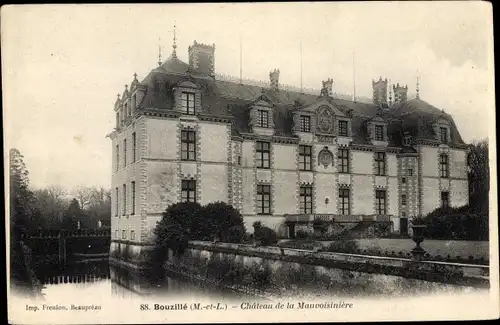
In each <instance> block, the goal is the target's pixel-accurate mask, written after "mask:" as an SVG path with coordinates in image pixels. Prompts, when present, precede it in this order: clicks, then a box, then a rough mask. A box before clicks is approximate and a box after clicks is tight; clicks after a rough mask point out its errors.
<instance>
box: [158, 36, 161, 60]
mask: <svg viewBox="0 0 500 325" xmlns="http://www.w3.org/2000/svg"><path fill="white" fill-rule="evenodd" d="M158 66H161V37H160V38H158Z"/></svg>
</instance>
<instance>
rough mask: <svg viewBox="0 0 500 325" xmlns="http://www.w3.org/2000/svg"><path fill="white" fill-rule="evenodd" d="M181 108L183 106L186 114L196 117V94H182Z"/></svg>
mask: <svg viewBox="0 0 500 325" xmlns="http://www.w3.org/2000/svg"><path fill="white" fill-rule="evenodd" d="M181 106H182V111H183V112H184V113H185V114H188V115H194V114H195V107H194V93H186V92H184V93H182V99H181Z"/></svg>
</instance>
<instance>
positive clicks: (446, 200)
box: [441, 192, 450, 209]
mask: <svg viewBox="0 0 500 325" xmlns="http://www.w3.org/2000/svg"><path fill="white" fill-rule="evenodd" d="M449 206H450V193H449V192H441V208H443V209H446V208H447V207H449Z"/></svg>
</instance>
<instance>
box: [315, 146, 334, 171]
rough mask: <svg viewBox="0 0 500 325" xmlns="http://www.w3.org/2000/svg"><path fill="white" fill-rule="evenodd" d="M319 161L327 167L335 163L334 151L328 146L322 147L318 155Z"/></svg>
mask: <svg viewBox="0 0 500 325" xmlns="http://www.w3.org/2000/svg"><path fill="white" fill-rule="evenodd" d="M318 162H319V164H320V165H323V166H324V167H325V168H326V167H328V166H330V165H333V153H332V152H331V151H330V150H329V149H328V147H324V148H323V149H321V151H320V152H319V155H318Z"/></svg>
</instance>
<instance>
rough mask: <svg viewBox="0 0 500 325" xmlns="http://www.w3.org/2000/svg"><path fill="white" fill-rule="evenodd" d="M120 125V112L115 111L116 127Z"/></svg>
mask: <svg viewBox="0 0 500 325" xmlns="http://www.w3.org/2000/svg"><path fill="white" fill-rule="evenodd" d="M119 126H120V113H118V112H116V128H118V127H119Z"/></svg>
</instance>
